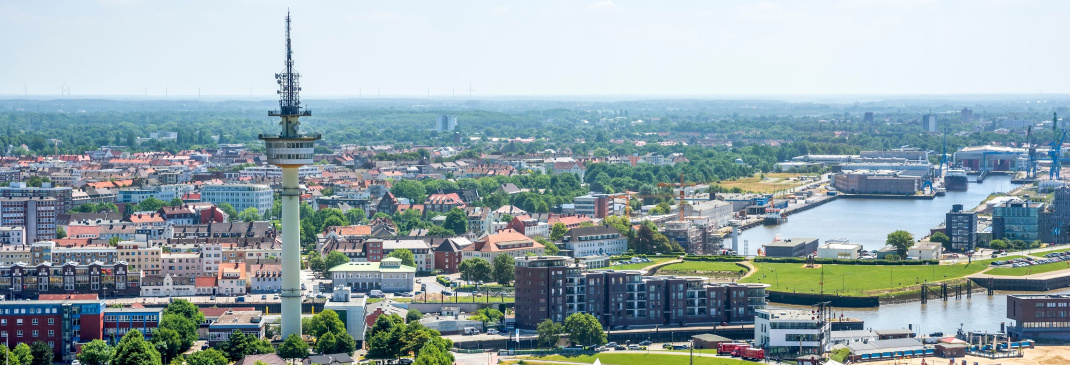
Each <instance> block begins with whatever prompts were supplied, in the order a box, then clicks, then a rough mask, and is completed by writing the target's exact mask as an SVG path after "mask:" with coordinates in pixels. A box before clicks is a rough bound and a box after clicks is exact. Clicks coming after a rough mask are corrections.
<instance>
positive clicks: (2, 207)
mask: <svg viewBox="0 0 1070 365" xmlns="http://www.w3.org/2000/svg"><path fill="white" fill-rule="evenodd" d="M0 189H2V188H0ZM60 208H61V206H60V204H59V201H57V200H56V199H55V198H38V197H25V198H5V197H0V212H2V213H3V215H2V216H0V226H3V227H25V229H26V232H25V238H24V240H25V242H37V241H50V240H54V239H56V213H57V212H56V210H57V209H60Z"/></svg>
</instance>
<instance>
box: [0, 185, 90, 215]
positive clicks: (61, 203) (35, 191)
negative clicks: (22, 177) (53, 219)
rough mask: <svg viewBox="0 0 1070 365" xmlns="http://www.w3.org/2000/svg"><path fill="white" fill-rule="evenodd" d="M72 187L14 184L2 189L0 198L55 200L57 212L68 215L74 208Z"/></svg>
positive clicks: (0, 188)
mask: <svg viewBox="0 0 1070 365" xmlns="http://www.w3.org/2000/svg"><path fill="white" fill-rule="evenodd" d="M72 194H73V193H72V189H71V188H70V187H66V186H61V187H52V183H41V187H39V188H34V187H28V186H26V183H24V182H13V183H11V184H10V186H7V187H0V198H38V199H40V198H53V199H56V210H58V211H59V212H62V213H66V212H68V211H70V210H71V208H74V203H73V200H72Z"/></svg>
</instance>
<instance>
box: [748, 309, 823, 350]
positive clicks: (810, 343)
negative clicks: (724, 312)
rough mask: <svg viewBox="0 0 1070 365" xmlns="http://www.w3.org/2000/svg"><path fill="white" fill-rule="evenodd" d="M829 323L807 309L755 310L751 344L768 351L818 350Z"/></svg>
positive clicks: (820, 347) (821, 345) (820, 348)
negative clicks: (752, 341)
mask: <svg viewBox="0 0 1070 365" xmlns="http://www.w3.org/2000/svg"><path fill="white" fill-rule="evenodd" d="M830 327H831V324H830V323H829V322H824V321H822V320H821V319H820V318H818V317H816V315H815V314H813V313H812V312H811V311H808V310H794V309H791V310H789V309H759V310H757V311H756V312H755V315H754V343H755V345H756V346H757V347H763V348H767V349H769V352H770V353H777V352H798V351H799V349H800V348H802V351H803V353H821V352H822V351H823V349H824V348H825V342H826V341H827V339H826V338H825V337H824V334H825V333H828V331H829V329H830Z"/></svg>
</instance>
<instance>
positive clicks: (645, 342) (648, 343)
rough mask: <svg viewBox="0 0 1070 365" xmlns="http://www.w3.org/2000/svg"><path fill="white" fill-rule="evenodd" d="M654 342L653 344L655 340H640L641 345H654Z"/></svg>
mask: <svg viewBox="0 0 1070 365" xmlns="http://www.w3.org/2000/svg"><path fill="white" fill-rule="evenodd" d="M652 344H653V342H650V341H643V342H640V343H639V346H650V345H652Z"/></svg>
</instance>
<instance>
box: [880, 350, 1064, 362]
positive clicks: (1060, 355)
mask: <svg viewBox="0 0 1070 365" xmlns="http://www.w3.org/2000/svg"><path fill="white" fill-rule="evenodd" d="M962 360H966V364H967V365H973V364H974V362H976V363H977V364H978V365H996V364H999V365H1063V364H1070V346H1037V347H1036V348H1033V349H1025V357H1020V358H1009V359H988V358H984V357H974V356H966V358H965V359H961V358H956V359H955V363H956V364H961V363H962ZM950 361H951V359H942V358H939V357H937V358H931V357H930V358H926V359H925V363H926V364H929V365H947V364H949V363H950ZM864 364H867V365H868V364H875V365H892V364H910V365H920V364H921V359H910V360H900V361H899V362H896V361H891V360H889V361H873V362H868V361H867V362H865V363H864Z"/></svg>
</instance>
